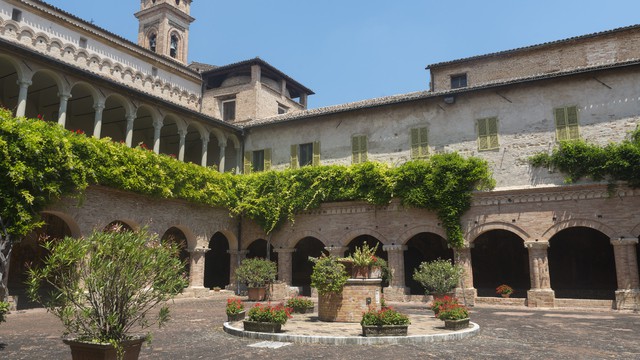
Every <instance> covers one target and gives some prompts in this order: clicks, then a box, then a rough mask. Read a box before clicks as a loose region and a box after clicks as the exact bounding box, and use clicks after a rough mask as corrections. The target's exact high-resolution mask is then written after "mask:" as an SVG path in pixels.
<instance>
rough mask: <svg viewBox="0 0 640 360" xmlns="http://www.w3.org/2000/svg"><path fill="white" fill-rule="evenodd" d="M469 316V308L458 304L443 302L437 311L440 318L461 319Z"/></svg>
mask: <svg viewBox="0 0 640 360" xmlns="http://www.w3.org/2000/svg"><path fill="white" fill-rule="evenodd" d="M468 317H469V309H467V308H466V307H465V306H463V305H460V304H457V303H456V304H444V305H442V306H440V310H439V311H438V319H440V320H462V319H467V318H468Z"/></svg>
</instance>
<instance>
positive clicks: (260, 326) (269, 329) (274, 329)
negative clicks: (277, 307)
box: [243, 320, 282, 333]
mask: <svg viewBox="0 0 640 360" xmlns="http://www.w3.org/2000/svg"><path fill="white" fill-rule="evenodd" d="M243 323H244V331H253V332H264V333H279V332H281V331H282V325H280V324H276V323H268V322H257V321H248V320H245V321H244V322H243Z"/></svg>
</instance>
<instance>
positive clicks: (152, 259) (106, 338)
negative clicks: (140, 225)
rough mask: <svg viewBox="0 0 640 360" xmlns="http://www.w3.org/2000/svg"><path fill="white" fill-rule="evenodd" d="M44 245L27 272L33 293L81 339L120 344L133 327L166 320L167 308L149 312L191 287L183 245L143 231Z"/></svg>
mask: <svg viewBox="0 0 640 360" xmlns="http://www.w3.org/2000/svg"><path fill="white" fill-rule="evenodd" d="M44 248H45V249H46V250H48V252H49V254H50V255H49V256H48V257H47V258H46V259H45V261H44V263H43V264H42V266H41V267H38V268H32V269H30V270H29V279H28V284H27V285H28V294H29V297H30V298H31V299H33V300H34V301H38V302H40V303H42V304H43V305H44V306H45V307H46V308H47V309H48V310H49V311H51V312H52V313H53V314H54V315H55V316H57V317H58V318H60V319H61V320H62V323H63V325H64V327H65V329H66V332H67V333H72V334H75V335H77V336H78V338H79V340H81V341H93V342H101V343H105V342H120V341H123V340H126V339H127V338H128V336H129V334H130V333H131V331H132V329H134V327H139V328H142V329H144V328H146V327H149V326H151V325H152V324H155V323H157V324H159V325H162V324H164V323H165V322H166V321H167V320H168V319H169V310H168V308H167V307H166V306H164V305H163V306H162V307H161V308H160V311H159V314H158V315H157V317H155V318H154V319H149V318H148V317H147V313H148V312H149V311H150V310H151V309H152V308H153V307H154V306H156V305H158V304H161V303H164V302H166V301H167V300H169V299H170V298H172V297H173V296H174V295H176V294H178V293H180V292H181V291H182V289H183V288H184V287H185V286H187V285H188V282H187V280H186V276H185V274H184V264H183V263H182V262H181V261H180V260H179V258H178V252H179V249H178V248H177V247H176V246H175V245H173V244H169V243H168V242H162V243H161V242H160V241H159V240H158V239H157V238H156V237H154V236H151V235H149V234H147V233H146V231H144V230H142V231H139V232H129V231H122V232H108V233H103V232H94V233H93V234H91V236H89V237H88V238H85V239H76V238H71V237H66V238H64V239H62V240H55V241H49V242H46V243H45V244H44ZM49 289H51V290H50V291H49V292H48V293H47V294H46V295H43V294H42V293H43V292H44V291H47V290H49Z"/></svg>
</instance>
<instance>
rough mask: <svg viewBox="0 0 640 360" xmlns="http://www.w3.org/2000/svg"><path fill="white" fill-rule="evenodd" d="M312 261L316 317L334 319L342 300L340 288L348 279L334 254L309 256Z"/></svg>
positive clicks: (312, 284)
mask: <svg viewBox="0 0 640 360" xmlns="http://www.w3.org/2000/svg"><path fill="white" fill-rule="evenodd" d="M309 260H310V261H312V262H313V263H314V265H313V271H312V273H311V286H312V287H314V288H315V289H316V290H317V291H318V318H319V319H320V320H321V321H335V319H336V317H337V316H338V309H339V307H340V304H341V302H342V289H343V288H344V285H345V284H346V283H347V280H348V279H349V275H347V272H346V271H345V267H344V265H343V264H342V263H340V262H339V260H338V258H336V257H334V256H325V255H323V256H321V257H319V258H313V257H309Z"/></svg>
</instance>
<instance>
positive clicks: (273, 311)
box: [247, 303, 291, 325]
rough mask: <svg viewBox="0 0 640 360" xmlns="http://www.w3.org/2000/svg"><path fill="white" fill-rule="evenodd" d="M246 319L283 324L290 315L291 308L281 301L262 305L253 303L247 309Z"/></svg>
mask: <svg viewBox="0 0 640 360" xmlns="http://www.w3.org/2000/svg"><path fill="white" fill-rule="evenodd" d="M247 315H248V320H249V321H255V322H265V323H276V324H280V325H284V324H285V323H286V322H287V320H288V319H289V318H290V317H291V309H290V308H288V307H285V306H284V305H283V304H282V303H280V304H278V305H275V306H272V305H271V303H269V304H267V305H262V304H260V303H257V304H255V305H254V306H253V307H252V308H251V309H249V313H248V314H247Z"/></svg>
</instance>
